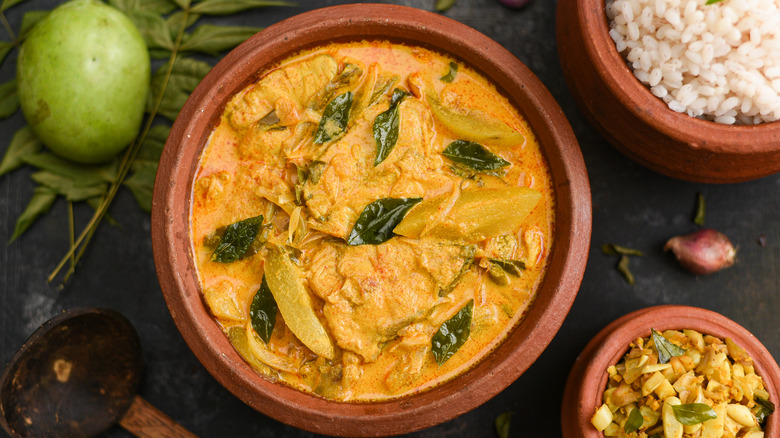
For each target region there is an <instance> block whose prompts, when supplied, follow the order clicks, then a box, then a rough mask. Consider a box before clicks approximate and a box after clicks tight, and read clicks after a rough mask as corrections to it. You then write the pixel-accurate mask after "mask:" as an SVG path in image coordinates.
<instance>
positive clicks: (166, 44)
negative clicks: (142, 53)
mask: <svg viewBox="0 0 780 438" xmlns="http://www.w3.org/2000/svg"><path fill="white" fill-rule="evenodd" d="M127 16H128V17H129V18H130V19H131V20H132V21H133V23H134V24H135V26H136V27H137V28H138V31H139V32H141V36H142V37H143V38H144V42H146V45H147V47H149V48H150V49H165V50H173V46H174V43H173V39H172V38H171V31H170V29H169V28H168V23H167V22H166V21H165V20H164V19H163V18H162V17H161V16H160V15H158V14H153V13H150V12H145V11H128V12H127Z"/></svg>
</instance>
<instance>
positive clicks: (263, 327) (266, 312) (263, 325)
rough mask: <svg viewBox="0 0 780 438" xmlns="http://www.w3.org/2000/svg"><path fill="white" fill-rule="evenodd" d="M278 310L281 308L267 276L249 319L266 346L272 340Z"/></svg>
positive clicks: (251, 308) (250, 307)
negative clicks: (267, 281) (277, 303)
mask: <svg viewBox="0 0 780 438" xmlns="http://www.w3.org/2000/svg"><path fill="white" fill-rule="evenodd" d="M278 310H279V307H278V306H277V305H276V300H275V299H274V295H273V294H272V293H271V289H269V288H268V283H266V281H265V276H263V281H262V283H261V284H260V289H258V290H257V293H256V294H255V297H254V298H253V299H252V304H251V306H249V317H250V318H251V319H252V328H253V329H255V332H257V334H258V335H259V336H260V339H262V340H263V341H264V342H265V343H266V344H267V343H268V341H269V340H271V334H273V331H274V325H275V324H276V312H277V311H278Z"/></svg>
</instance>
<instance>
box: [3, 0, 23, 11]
mask: <svg viewBox="0 0 780 438" xmlns="http://www.w3.org/2000/svg"><path fill="white" fill-rule="evenodd" d="M23 1H24V0H3V3H0V12H4V11H6V10H7V9H9V8H10V7H12V6H16V5H18V4H19V3H21V2H23Z"/></svg>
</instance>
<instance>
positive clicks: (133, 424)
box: [119, 395, 197, 438]
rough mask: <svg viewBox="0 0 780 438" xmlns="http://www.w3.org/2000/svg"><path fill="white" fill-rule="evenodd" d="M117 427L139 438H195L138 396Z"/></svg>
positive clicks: (195, 437)
mask: <svg viewBox="0 0 780 438" xmlns="http://www.w3.org/2000/svg"><path fill="white" fill-rule="evenodd" d="M119 425H120V426H122V427H123V428H124V429H125V430H127V431H128V432H130V433H132V434H133V435H135V436H137V437H139V438H197V436H196V435H194V434H193V433H191V432H190V431H188V430H187V429H185V428H184V427H182V426H181V425H180V424H179V423H177V422H175V421H173V420H172V419H171V417H169V416H167V415H165V414H164V413H162V412H161V411H160V410H159V409H157V408H155V407H154V406H152V405H151V404H149V402H148V401H146V400H144V399H143V398H142V397H141V396H139V395H136V396H135V399H133V403H132V404H131V405H130V408H129V409H128V410H127V412H126V413H125V415H124V416H122V418H121V419H120V420H119Z"/></svg>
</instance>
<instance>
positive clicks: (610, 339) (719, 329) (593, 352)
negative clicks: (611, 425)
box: [561, 305, 780, 438]
mask: <svg viewBox="0 0 780 438" xmlns="http://www.w3.org/2000/svg"><path fill="white" fill-rule="evenodd" d="M651 328H654V329H656V330H658V331H662V330H669V329H677V330H680V329H693V330H697V331H699V332H701V333H702V334H709V335H713V336H716V337H718V338H720V339H725V338H726V337H731V338H732V339H734V340H735V341H736V342H737V343H738V344H739V345H740V346H741V347H742V348H744V349H745V350H746V351H747V352H748V354H750V357H751V358H753V363H754V366H755V368H756V372H757V374H758V375H760V376H761V378H762V379H763V380H764V384H765V386H766V389H767V391H768V392H769V394H770V400H772V401H774V402H775V403H777V401H778V400H780V398H779V397H780V367H778V365H777V362H776V361H775V360H774V358H773V357H772V355H771V353H769V351H768V350H767V349H766V347H764V345H763V344H761V342H760V341H759V340H758V339H756V337H755V336H753V335H752V334H751V333H750V332H749V331H748V330H747V329H745V328H744V327H742V326H741V325H739V324H738V323H736V322H734V321H732V320H731V319H729V318H727V317H725V316H723V315H721V314H719V313H717V312H713V311H711V310H707V309H702V308H699V307H691V306H681V305H662V306H654V307H648V308H644V309H639V310H636V311H634V312H631V313H629V314H627V315H624V316H622V317H620V318H618V319H616V320H615V321H613V322H612V323H610V324H609V325H607V326H606V327H605V328H604V329H602V330H601V331H600V332H599V333H598V334H597V335H596V336H594V337H593V339H591V341H590V342H589V343H588V344H587V346H586V347H585V348H584V349H583V351H582V353H580V355H579V356H578V357H577V359H576V361H575V364H574V366H573V367H572V370H571V372H570V374H569V377H568V379H567V381H566V387H565V390H564V398H563V403H562V407H561V425H562V427H563V436H564V438H603V434H601V433H600V432H598V431H597V430H596V429H595V428H594V427H593V426H592V425H591V423H590V418H591V417H592V416H593V414H594V413H595V411H596V409H597V408H598V407H599V406H601V404H602V401H601V397H602V394H603V392H604V389H605V387H606V384H607V377H608V375H607V372H606V370H607V367H609V366H610V365H614V364H616V363H617V362H618V361H619V360H620V359H621V358H622V357H623V355H624V354H625V353H626V352H627V351H628V345H629V343H631V342H632V341H633V340H635V339H636V338H637V337H646V336H649V335H650V329H651ZM764 431H765V432H766V435H767V436H774V434H775V433H776V432H778V431H780V415H777V413H775V414H773V415H771V416H770V417H769V419H768V420H767V423H766V424H765V429H764Z"/></svg>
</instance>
